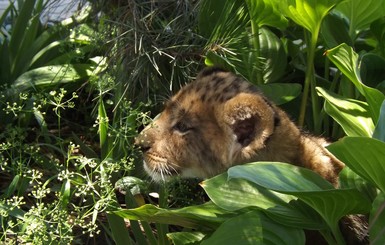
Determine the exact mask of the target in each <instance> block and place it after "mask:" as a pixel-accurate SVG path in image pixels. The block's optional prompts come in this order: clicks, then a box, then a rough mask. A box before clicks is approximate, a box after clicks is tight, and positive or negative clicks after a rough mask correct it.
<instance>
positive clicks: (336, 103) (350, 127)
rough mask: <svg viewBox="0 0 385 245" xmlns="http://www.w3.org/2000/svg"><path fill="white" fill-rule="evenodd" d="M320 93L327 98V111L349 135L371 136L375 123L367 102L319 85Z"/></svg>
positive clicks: (325, 106) (318, 90)
mask: <svg viewBox="0 0 385 245" xmlns="http://www.w3.org/2000/svg"><path fill="white" fill-rule="evenodd" d="M317 92H318V95H320V96H322V97H323V98H324V99H325V105H324V108H325V111H326V113H327V114H328V115H330V116H331V117H333V119H334V120H335V121H336V122H338V124H339V125H341V127H342V128H343V130H344V131H345V133H346V135H348V136H367V137H371V136H372V133H373V130H374V124H373V120H372V118H371V115H370V113H369V106H368V104H367V103H365V102H362V101H359V100H353V99H347V98H345V97H342V96H340V95H338V94H335V93H333V92H330V91H327V90H325V89H323V88H321V87H317Z"/></svg>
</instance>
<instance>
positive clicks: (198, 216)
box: [112, 202, 235, 230]
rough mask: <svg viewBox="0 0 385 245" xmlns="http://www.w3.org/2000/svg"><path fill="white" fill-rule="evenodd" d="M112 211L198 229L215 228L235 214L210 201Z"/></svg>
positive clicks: (119, 214)
mask: <svg viewBox="0 0 385 245" xmlns="http://www.w3.org/2000/svg"><path fill="white" fill-rule="evenodd" d="M112 213H114V214H116V215H118V216H121V217H123V218H126V219H132V220H144V221H148V222H155V223H162V224H172V225H180V226H182V227H186V228H195V229H200V230H205V229H206V230H207V229H208V230H211V229H215V228H216V227H218V226H219V224H220V223H222V222H224V221H225V220H227V219H228V218H229V217H232V216H234V215H235V213H232V212H229V211H225V210H223V209H221V208H219V207H218V206H216V205H215V204H213V203H211V202H209V203H205V204H203V205H199V206H188V207H185V208H181V209H163V208H159V207H156V206H154V205H150V204H146V205H143V206H141V207H139V208H135V209H121V210H117V211H113V212H112Z"/></svg>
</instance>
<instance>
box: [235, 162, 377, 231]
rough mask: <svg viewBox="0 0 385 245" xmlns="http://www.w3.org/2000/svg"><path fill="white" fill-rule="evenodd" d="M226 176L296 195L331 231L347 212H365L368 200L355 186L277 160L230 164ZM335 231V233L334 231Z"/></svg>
mask: <svg viewBox="0 0 385 245" xmlns="http://www.w3.org/2000/svg"><path fill="white" fill-rule="evenodd" d="M228 174H229V178H243V179H247V180H249V181H251V182H253V183H255V184H257V185H260V186H262V187H264V188H267V189H270V190H274V191H277V192H282V193H287V194H290V195H294V196H297V197H298V198H300V199H301V200H302V201H304V202H305V203H306V204H308V205H309V206H311V207H312V208H314V209H315V210H316V211H317V212H318V213H319V214H320V215H321V216H322V217H323V218H324V219H325V221H326V223H327V224H328V225H329V227H330V228H331V229H332V231H333V232H336V231H337V230H338V221H339V220H340V218H342V217H343V216H345V215H347V214H354V213H367V212H369V210H370V207H371V203H370V201H369V200H367V199H366V198H365V196H363V195H362V194H361V193H360V192H358V191H357V190H355V189H334V188H333V186H332V185H331V184H330V183H329V182H327V181H326V180H325V179H323V178H322V177H321V176H319V175H318V174H316V173H315V172H313V171H311V170H308V169H305V168H301V167H297V166H294V165H290V164H287V163H277V162H258V163H252V164H247V165H240V166H235V167H232V168H230V169H229V170H228ZM334 234H336V233H334Z"/></svg>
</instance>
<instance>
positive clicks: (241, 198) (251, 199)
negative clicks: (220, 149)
mask: <svg viewBox="0 0 385 245" xmlns="http://www.w3.org/2000/svg"><path fill="white" fill-rule="evenodd" d="M201 186H202V187H203V189H204V190H205V191H206V193H207V195H208V196H209V197H210V200H211V201H212V202H214V203H215V204H216V205H218V206H219V207H221V208H223V209H225V210H229V211H235V210H239V209H242V208H246V207H250V206H254V207H259V208H262V209H269V208H273V207H275V206H278V205H281V206H286V204H287V203H288V202H290V201H291V200H295V199H296V198H295V197H293V196H289V195H283V194H280V193H276V192H273V191H269V190H266V189H264V188H261V187H259V186H257V185H255V184H254V183H251V182H249V181H246V180H243V179H231V180H228V176H227V173H223V174H221V175H218V176H215V177H213V178H211V179H208V180H205V181H203V182H202V183H201Z"/></svg>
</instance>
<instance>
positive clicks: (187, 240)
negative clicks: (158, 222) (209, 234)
mask: <svg viewBox="0 0 385 245" xmlns="http://www.w3.org/2000/svg"><path fill="white" fill-rule="evenodd" d="M205 236H206V234H204V233H202V232H199V231H195V232H194V231H192V232H173V233H167V237H168V238H170V240H171V241H172V244H174V245H193V244H196V245H198V244H201V242H202V240H203V239H204V238H205Z"/></svg>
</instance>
